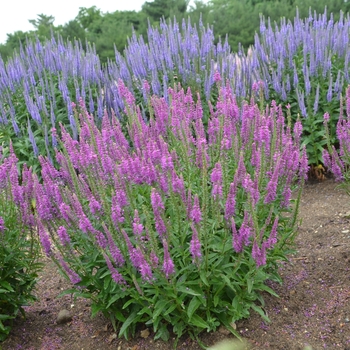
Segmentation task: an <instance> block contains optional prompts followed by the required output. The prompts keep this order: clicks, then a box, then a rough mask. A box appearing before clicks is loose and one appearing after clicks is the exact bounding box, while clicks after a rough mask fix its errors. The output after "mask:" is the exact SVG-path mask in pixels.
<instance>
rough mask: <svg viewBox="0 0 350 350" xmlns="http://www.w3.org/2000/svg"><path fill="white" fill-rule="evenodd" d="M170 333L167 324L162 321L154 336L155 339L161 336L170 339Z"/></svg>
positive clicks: (165, 339)
mask: <svg viewBox="0 0 350 350" xmlns="http://www.w3.org/2000/svg"><path fill="white" fill-rule="evenodd" d="M169 336H170V333H169V331H168V328H167V326H166V324H164V323H162V324H161V325H160V327H159V329H158V332H157V333H156V334H155V336H154V340H157V339H159V338H161V339H162V340H163V341H165V342H166V341H168V340H169Z"/></svg>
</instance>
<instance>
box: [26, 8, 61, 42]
mask: <svg viewBox="0 0 350 350" xmlns="http://www.w3.org/2000/svg"><path fill="white" fill-rule="evenodd" d="M54 21H55V17H53V16H47V15H44V14H40V15H38V18H37V19H30V20H29V23H31V24H32V25H33V26H34V28H35V32H36V34H37V36H38V38H39V39H41V40H42V39H46V38H50V37H51V33H52V31H53V29H54V25H53V22H54Z"/></svg>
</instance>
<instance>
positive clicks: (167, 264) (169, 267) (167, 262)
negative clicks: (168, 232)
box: [163, 239, 175, 278]
mask: <svg viewBox="0 0 350 350" xmlns="http://www.w3.org/2000/svg"><path fill="white" fill-rule="evenodd" d="M163 248H164V261H163V271H164V273H165V277H166V278H169V276H170V275H172V274H173V273H174V272H175V265H174V262H173V260H172V259H171V257H170V254H169V247H168V243H167V241H166V240H165V239H163Z"/></svg>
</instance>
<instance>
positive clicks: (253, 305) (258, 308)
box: [251, 303, 271, 322]
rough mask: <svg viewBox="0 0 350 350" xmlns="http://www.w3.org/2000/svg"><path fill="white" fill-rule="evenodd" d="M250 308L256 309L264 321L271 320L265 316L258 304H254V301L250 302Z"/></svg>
mask: <svg viewBox="0 0 350 350" xmlns="http://www.w3.org/2000/svg"><path fill="white" fill-rule="evenodd" d="M251 308H252V309H253V310H254V311H256V312H257V313H258V314H259V315H260V316H261V317H262V318H263V319H264V320H265V321H267V322H271V321H270V319H269V318H268V317H267V316H266V314H265V312H264V311H263V309H262V308H261V307H260V306H258V305H255V304H254V303H252V304H251Z"/></svg>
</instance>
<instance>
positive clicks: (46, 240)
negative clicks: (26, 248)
mask: <svg viewBox="0 0 350 350" xmlns="http://www.w3.org/2000/svg"><path fill="white" fill-rule="evenodd" d="M37 226H38V234H39V238H40V242H41V245H42V247H43V249H44V252H45V254H46V256H47V257H50V256H51V253H52V250H51V242H50V237H49V235H48V233H47V232H46V230H45V228H44V225H43V224H42V222H41V221H40V220H38V225H37Z"/></svg>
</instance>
